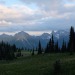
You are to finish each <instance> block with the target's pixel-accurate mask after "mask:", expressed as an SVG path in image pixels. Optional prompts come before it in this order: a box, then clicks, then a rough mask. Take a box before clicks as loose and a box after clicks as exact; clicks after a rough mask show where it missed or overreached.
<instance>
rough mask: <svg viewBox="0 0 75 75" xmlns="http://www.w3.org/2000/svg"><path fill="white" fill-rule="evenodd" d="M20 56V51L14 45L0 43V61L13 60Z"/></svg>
mask: <svg viewBox="0 0 75 75" xmlns="http://www.w3.org/2000/svg"><path fill="white" fill-rule="evenodd" d="M18 56H21V49H18V48H17V47H16V46H15V44H14V45H12V46H11V45H10V44H8V43H4V42H3V41H2V42H0V60H13V59H15V58H17V57H18Z"/></svg>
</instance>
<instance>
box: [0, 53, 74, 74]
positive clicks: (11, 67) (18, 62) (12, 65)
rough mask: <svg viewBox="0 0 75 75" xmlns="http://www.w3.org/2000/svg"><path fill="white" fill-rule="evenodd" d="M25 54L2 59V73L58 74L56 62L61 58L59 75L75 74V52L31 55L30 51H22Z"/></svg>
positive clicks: (0, 68) (0, 64)
mask: <svg viewBox="0 0 75 75" xmlns="http://www.w3.org/2000/svg"><path fill="white" fill-rule="evenodd" d="M22 54H23V56H22V57H19V58H17V59H15V60H13V61H0V75H56V74H54V62H55V61H56V60H60V63H61V70H60V72H59V73H58V75H75V54H73V55H70V54H69V53H56V54H42V55H34V56H31V53H30V52H22Z"/></svg>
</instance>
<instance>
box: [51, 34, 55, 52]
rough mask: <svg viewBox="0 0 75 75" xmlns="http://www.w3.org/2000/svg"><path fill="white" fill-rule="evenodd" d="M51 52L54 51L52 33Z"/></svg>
mask: <svg viewBox="0 0 75 75" xmlns="http://www.w3.org/2000/svg"><path fill="white" fill-rule="evenodd" d="M51 52H54V37H53V34H52V42H51Z"/></svg>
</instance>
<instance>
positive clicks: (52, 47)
mask: <svg viewBox="0 0 75 75" xmlns="http://www.w3.org/2000/svg"><path fill="white" fill-rule="evenodd" d="M65 34H66V33H65ZM58 43H59V42H58V40H57V42H56V43H55V41H54V36H53V34H52V37H51V38H50V40H49V42H48V43H47V46H46V48H45V49H44V53H58V52H62V53H64V52H70V54H73V52H75V31H74V27H72V26H71V28H70V34H69V42H68V44H67V43H66V42H65V40H64V38H63V42H62V47H61V48H60V47H59V45H58ZM42 52H43V50H42V47H41V42H40V41H39V44H38V54H42ZM32 53H33V55H34V50H33V52H32Z"/></svg>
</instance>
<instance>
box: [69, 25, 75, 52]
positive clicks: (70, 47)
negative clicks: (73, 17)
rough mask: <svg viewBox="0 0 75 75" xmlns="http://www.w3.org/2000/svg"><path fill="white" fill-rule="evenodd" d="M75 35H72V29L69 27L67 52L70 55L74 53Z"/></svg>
mask: <svg viewBox="0 0 75 75" xmlns="http://www.w3.org/2000/svg"><path fill="white" fill-rule="evenodd" d="M74 39H75V33H74V28H73V27H72V26H71V29H70V36H69V43H68V51H70V52H71V53H72V52H74V51H75V50H74V49H75V47H74V44H75V42H74V41H75V40H74Z"/></svg>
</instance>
